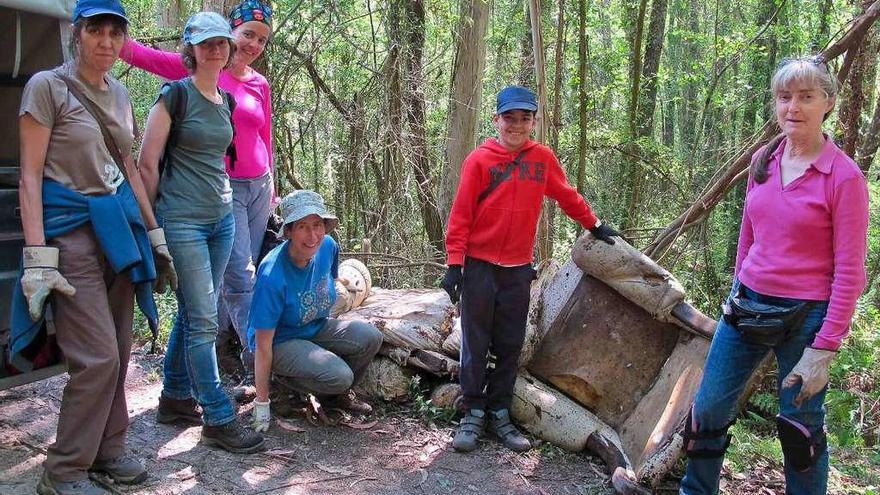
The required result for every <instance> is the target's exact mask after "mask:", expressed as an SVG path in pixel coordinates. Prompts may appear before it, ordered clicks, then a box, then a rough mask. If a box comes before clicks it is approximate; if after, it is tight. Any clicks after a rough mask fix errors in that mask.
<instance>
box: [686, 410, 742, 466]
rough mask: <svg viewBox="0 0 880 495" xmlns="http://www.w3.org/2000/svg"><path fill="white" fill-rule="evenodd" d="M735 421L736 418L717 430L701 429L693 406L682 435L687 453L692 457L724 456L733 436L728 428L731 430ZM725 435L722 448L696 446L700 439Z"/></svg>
mask: <svg viewBox="0 0 880 495" xmlns="http://www.w3.org/2000/svg"><path fill="white" fill-rule="evenodd" d="M735 422H736V419H733V420H731V421H730V422H729V423H727V424H726V425H724V426H722V427H721V428H718V429H715V430H700V425H699V424H697V422H696V420H695V419H694V408H693V407H691V412H689V413H688V416H687V420H686V421H685V426H684V431H683V432H682V437H684V441H685V444H684V445H685V447H684V452H685V455H686V456H687V457H688V458H691V459H707V458H715V457H723V456H724V453H725V452H727V447H729V446H730V440H731V439H732V438H733V436H732V435H730V434H729V433H727V430H729V429H730V427H731V426H733V424H734V423H735ZM725 437H726V439H725V441H724V445H723V446H721V447H720V448H717V449H713V448H703V449H698V448H696V443H697V441H698V440H713V439H716V438H725Z"/></svg>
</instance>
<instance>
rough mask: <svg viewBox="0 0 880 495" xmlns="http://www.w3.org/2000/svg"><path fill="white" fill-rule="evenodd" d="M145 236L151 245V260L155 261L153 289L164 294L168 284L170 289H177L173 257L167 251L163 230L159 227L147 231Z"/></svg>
mask: <svg viewBox="0 0 880 495" xmlns="http://www.w3.org/2000/svg"><path fill="white" fill-rule="evenodd" d="M147 236H148V237H149V238H150V246H153V260H154V261H155V262H156V281H155V282H153V290H154V291H155V292H157V293H159V294H164V293H165V289H167V288H168V286H171V290H172V291H175V290H177V271H176V270H175V269H174V258H172V257H171V252H169V251H168V243H166V242H165V231H164V230H162V228H161V227H160V228H157V229H153V230H151V231H149V232H147Z"/></svg>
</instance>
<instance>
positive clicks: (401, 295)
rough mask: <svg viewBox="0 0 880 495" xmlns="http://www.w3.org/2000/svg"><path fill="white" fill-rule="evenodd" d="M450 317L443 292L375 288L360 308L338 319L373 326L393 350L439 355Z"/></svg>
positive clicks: (451, 312) (449, 306) (450, 306)
mask: <svg viewBox="0 0 880 495" xmlns="http://www.w3.org/2000/svg"><path fill="white" fill-rule="evenodd" d="M452 314H453V307H452V303H450V301H449V297H447V295H446V293H445V292H443V291H442V290H439V289H402V290H388V289H378V288H374V289H372V292H371V294H370V297H369V298H367V299H366V300H365V301H364V304H363V305H362V306H361V307H359V308H355V309H353V310H351V311H349V312H347V313H344V314H342V315H340V317H339V318H340V319H343V320H364V321H367V322H370V323H372V324H373V325H375V326H376V328H378V329H379V331H381V332H382V336H383V338H384V340H385V342H386V343H387V344H389V345H392V346H394V347H399V348H401V349H405V350H414V349H421V350H424V351H433V352H437V353H442V352H443V350H442V345H443V341H444V340H445V339H446V337H447V336H448V335H449V333H450V332H451V331H452Z"/></svg>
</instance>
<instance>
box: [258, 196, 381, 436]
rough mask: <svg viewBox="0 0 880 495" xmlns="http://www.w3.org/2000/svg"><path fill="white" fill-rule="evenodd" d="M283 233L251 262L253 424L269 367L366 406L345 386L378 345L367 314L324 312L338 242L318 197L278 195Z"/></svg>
mask: <svg viewBox="0 0 880 495" xmlns="http://www.w3.org/2000/svg"><path fill="white" fill-rule="evenodd" d="M281 215H282V217H283V218H284V237H285V238H286V239H287V240H286V241H284V242H283V243H281V244H280V245H278V246H277V247H276V248H275V249H273V250H272V251H270V252H269V254H267V255H266V257H265V258H264V259H263V261H262V263H260V268H259V269H258V270H257V281H256V285H255V287H254V298H253V301H252V302H251V312H250V322H249V325H248V343H249V345H250V348H251V350H252V351H254V353H255V354H254V360H255V362H254V372H255V375H256V376H255V378H256V388H257V399H256V401H254V414H253V416H254V421H253V427H254V429H255V430H257V431H260V432H262V431H266V430H267V429H268V428H269V422H270V419H271V415H270V412H269V388H270V381H271V380H270V378H271V375H272V373H275V375H277V376H279V377H283V378H284V379H285V382H286V383H287V384H289V386H291V387H292V388H294V389H295V390H297V391H299V392H302V393H309V394H314V395H316V396H317V397H318V398H319V399H321V403H322V404H323V405H325V406H333V407H341V408H343V409H348V410H350V411H352V412H355V413H360V414H369V413H370V412H372V407H370V405H369V404H367V403H365V402H362V401H360V400H358V399H357V398H356V397H355V395H354V392H353V391H352V390H351V387H352V386H353V385H354V384H356V383H358V381H359V380H360V379H361V378H362V377H363V375H364V371H365V370H366V369H367V365H368V364H369V363H370V361H372V359H373V357H375V356H376V353H377V352H379V347H380V346H381V345H382V334H381V333H380V332H379V330H377V329H376V327H374V326H373V325H371V324H369V323H367V322H365V321H341V320H336V319H331V318H329V315H330V308H331V307H332V306H333V303H334V301H335V299H336V291H335V289H334V280H335V279H336V278H337V277H338V269H339V246H338V245H337V244H336V241H334V240H333V238H332V237H330V236H329V235H328V234H329V233H330V232H332V231H333V229H334V228H336V225H337V224H338V223H339V221H338V220H337V218H336V217H335V216H333V215H331V214H330V213H329V212H327V209H326V208H325V207H324V199H323V198H322V197H321V195H320V194H318V193H316V192H314V191H306V190H300V191H295V192H293V193H291V194H288V195H287V196H285V197H284V199H282V200H281Z"/></svg>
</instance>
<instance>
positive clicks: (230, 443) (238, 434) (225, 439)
mask: <svg viewBox="0 0 880 495" xmlns="http://www.w3.org/2000/svg"><path fill="white" fill-rule="evenodd" d="M202 443H204V444H205V445H211V446H214V447H220V448H221V449H223V450H225V451H227V452H232V453H233V454H250V453H252V452H257V451H260V450H263V444H264V441H263V436H262V435H260V434H259V433H256V432H254V431H253V430H251V429H250V428H247V427H245V426H242V425H240V424H239V423H238V420H237V419H233V420H232V421H230V422H228V423H226V424H222V425H219V426H210V425H204V426H202Z"/></svg>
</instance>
